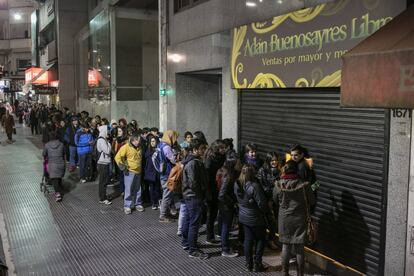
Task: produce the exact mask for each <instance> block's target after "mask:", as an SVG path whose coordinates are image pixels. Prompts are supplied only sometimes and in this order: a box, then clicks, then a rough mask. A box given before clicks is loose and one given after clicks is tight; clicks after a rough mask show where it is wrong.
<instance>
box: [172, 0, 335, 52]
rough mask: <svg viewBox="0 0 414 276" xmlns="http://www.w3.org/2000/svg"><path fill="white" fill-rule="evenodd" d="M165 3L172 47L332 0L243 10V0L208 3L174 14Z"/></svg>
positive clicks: (294, 1) (291, 1)
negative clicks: (168, 14) (168, 10)
mask: <svg viewBox="0 0 414 276" xmlns="http://www.w3.org/2000/svg"><path fill="white" fill-rule="evenodd" d="M169 1H170V2H169V4H170V41H171V44H172V45H174V44H177V43H180V42H183V41H187V40H191V39H196V38H199V37H202V36H205V35H209V34H213V33H219V32H222V31H225V30H229V29H231V28H233V27H236V26H240V25H244V24H247V23H251V22H257V21H261V20H266V19H270V18H272V17H274V16H276V15H280V14H285V13H289V12H291V11H295V10H300V9H303V8H306V7H312V6H316V5H318V4H322V3H326V2H332V1H333V0H289V1H281V3H280V4H279V3H278V1H263V2H262V3H258V4H257V7H247V6H246V1H240V0H209V1H206V2H203V3H201V4H199V5H196V6H194V7H193V8H191V9H188V10H184V11H181V12H178V13H175V14H174V0H169ZM189 22H191V23H190V24H189Z"/></svg>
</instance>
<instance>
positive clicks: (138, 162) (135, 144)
mask: <svg viewBox="0 0 414 276" xmlns="http://www.w3.org/2000/svg"><path fill="white" fill-rule="evenodd" d="M115 162H116V164H117V165H118V167H119V168H120V169H121V170H122V171H123V172H124V183H125V195H124V212H125V214H127V215H128V214H131V211H132V209H136V210H137V211H139V212H143V211H144V210H145V209H144V207H143V206H142V198H141V174H142V149H141V135H140V133H134V134H132V136H131V137H130V138H129V141H128V143H126V144H125V145H123V146H122V147H121V148H120V149H119V151H118V153H117V154H116V156H115Z"/></svg>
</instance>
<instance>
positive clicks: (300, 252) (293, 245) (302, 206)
mask: <svg viewBox="0 0 414 276" xmlns="http://www.w3.org/2000/svg"><path fill="white" fill-rule="evenodd" d="M299 172H300V171H299V166H298V164H297V162H295V161H293V160H290V161H288V162H287V163H286V165H285V166H284V167H283V173H282V176H281V179H280V180H279V181H277V182H276V186H275V188H274V192H273V200H274V202H275V203H276V204H278V205H279V216H278V220H279V223H278V226H279V241H280V242H281V243H282V244H283V247H282V270H283V275H289V260H290V257H291V254H292V253H293V254H295V255H296V260H297V275H300V276H302V275H304V268H305V253H304V244H305V242H306V230H307V216H308V215H309V212H310V211H309V208H310V207H311V206H312V205H313V204H315V197H314V195H313V192H312V188H311V184H310V183H309V182H304V181H302V180H301V178H300V174H299ZM306 209H308V210H306Z"/></svg>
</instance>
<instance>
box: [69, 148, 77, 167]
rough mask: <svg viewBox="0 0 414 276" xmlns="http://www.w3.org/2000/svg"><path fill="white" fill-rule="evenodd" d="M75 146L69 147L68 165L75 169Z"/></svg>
mask: <svg viewBox="0 0 414 276" xmlns="http://www.w3.org/2000/svg"><path fill="white" fill-rule="evenodd" d="M77 154H78V153H77V148H76V146H69V165H70V166H71V167H76V155H77Z"/></svg>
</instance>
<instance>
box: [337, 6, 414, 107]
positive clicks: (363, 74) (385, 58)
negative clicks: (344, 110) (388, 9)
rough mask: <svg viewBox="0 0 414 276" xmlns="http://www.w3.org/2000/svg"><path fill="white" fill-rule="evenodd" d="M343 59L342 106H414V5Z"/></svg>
mask: <svg viewBox="0 0 414 276" xmlns="http://www.w3.org/2000/svg"><path fill="white" fill-rule="evenodd" d="M342 62H343V63H342V80H341V106H345V107H383V108H414V5H411V6H410V7H409V8H408V9H407V10H406V11H404V12H403V13H401V14H400V15H398V16H397V17H395V18H394V19H393V20H392V21H391V22H390V23H388V24H387V25H385V26H384V27H382V28H381V29H380V30H378V31H377V32H376V33H374V34H373V35H371V36H370V37H369V38H367V39H366V40H364V41H363V42H361V43H360V44H358V45H357V46H356V47H355V48H353V49H352V50H350V51H349V52H348V53H346V54H345V55H344V56H343V57H342Z"/></svg>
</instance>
